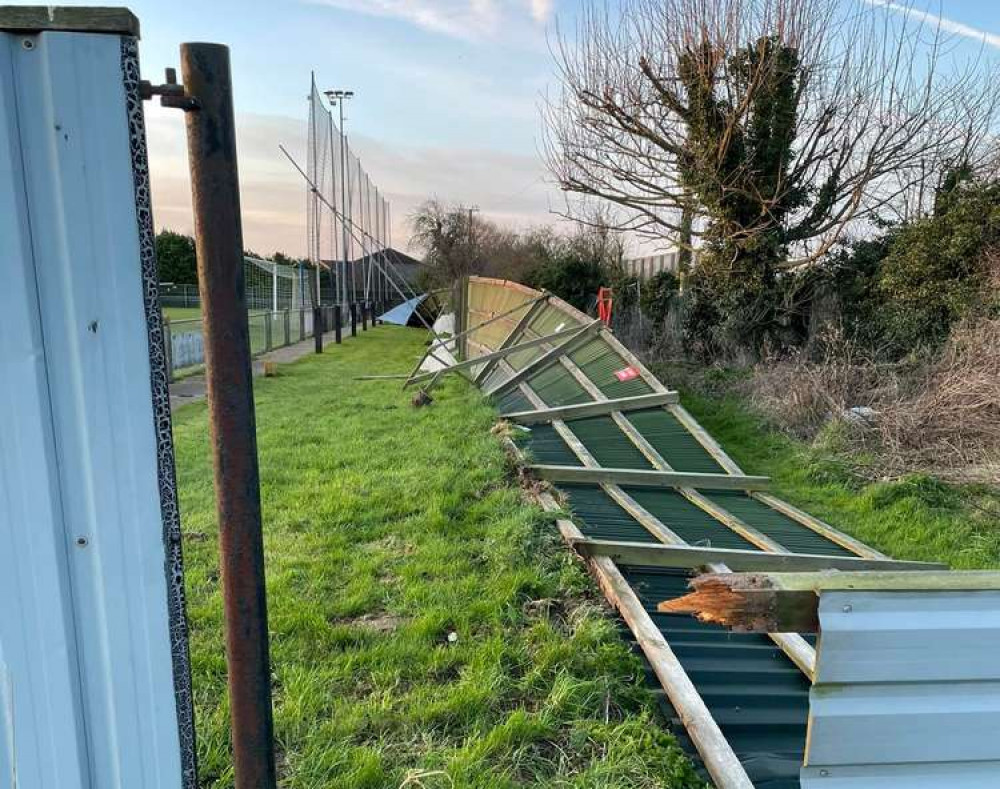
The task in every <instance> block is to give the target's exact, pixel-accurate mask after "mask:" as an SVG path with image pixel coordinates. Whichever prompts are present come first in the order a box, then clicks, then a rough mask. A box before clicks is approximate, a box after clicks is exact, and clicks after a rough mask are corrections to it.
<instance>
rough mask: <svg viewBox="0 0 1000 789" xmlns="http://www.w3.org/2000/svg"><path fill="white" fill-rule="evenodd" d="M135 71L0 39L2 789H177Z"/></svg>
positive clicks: (113, 47) (164, 425) (55, 37)
mask: <svg viewBox="0 0 1000 789" xmlns="http://www.w3.org/2000/svg"><path fill="white" fill-rule="evenodd" d="M25 41H30V43H31V44H32V46H30V47H29V46H24V44H23V42H25ZM138 71H139V64H138V58H137V56H136V54H135V42H134V40H133V39H131V38H123V37H121V36H118V35H110V34H79V33H55V32H49V33H40V34H36V35H26V34H17V35H11V34H0V73H2V74H3V77H2V78H0V271H2V275H3V282H4V287H3V289H2V290H0V313H2V314H3V316H4V325H3V329H2V330H0V608H2V613H0V752H2V753H3V756H0V763H3V762H5V761H6V762H7V764H6V767H7V768H8V769H7V770H6V771H3V773H2V774H0V785H2V786H14V785H16V786H17V787H23V789H34V787H39V788H41V787H45V788H46V789H48V788H49V787H53V789H55V788H56V787H58V789H133V788H134V787H143V788H144V789H145V788H146V787H148V788H149V789H167V788H168V787H169V789H178V787H180V786H182V784H184V779H183V776H182V763H181V758H182V757H181V742H180V732H179V727H180V724H179V719H178V715H179V706H178V703H177V699H176V697H175V693H174V673H173V666H172V659H173V655H172V649H171V647H172V644H171V628H172V627H173V628H175V629H176V632H178V633H180V634H183V633H184V632H185V631H184V623H183V620H181V619H177V620H173V621H172V620H171V617H170V614H169V611H170V602H171V600H172V599H174V598H172V597H171V595H172V594H173V591H174V590H173V589H171V587H169V586H168V583H167V572H166V570H167V567H168V565H169V567H170V570H171V571H172V572H173V573H175V574H176V576H175V577H174V578H172V580H173V581H175V582H178V583H179V582H181V581H182V579H181V578H179V576H180V567H179V565H178V566H175V565H173V564H172V563H171V562H170V560H169V556H170V554H168V549H169V550H173V545H171V544H170V542H169V539H170V538H173V537H177V538H178V539H179V534H175V533H173V532H171V531H170V530H168V531H167V532H166V533H165V528H164V527H165V521H166V520H168V519H169V522H170V524H171V526H173V525H176V522H175V521H174V520H173V519H172V517H171V516H172V512H171V513H169V514H168V513H167V512H166V510H167V509H169V508H170V507H171V506H172V499H170V498H169V496H170V495H172V490H165V488H167V487H168V486H171V485H172V484H173V479H172V475H171V476H170V478H169V479H168V477H167V476H162V477H161V468H160V466H159V463H158V460H159V455H158V453H159V452H161V451H162V452H163V453H164V457H165V458H167V457H169V456H170V453H171V448H170V443H169V433H170V428H169V421H167V422H164V421H162V420H161V418H160V417H161V414H169V403H168V401H167V392H166V386H165V383H166V381H165V372H166V371H165V367H164V366H163V364H162V357H161V356H159V357H157V359H156V364H155V365H154V364H151V359H150V354H151V347H150V342H151V341H154V340H156V341H162V340H161V335H160V333H159V323H158V321H159V314H158V307H159V305H158V304H154V303H153V299H155V295H156V294H155V290H147V289H146V287H145V285H146V283H144V279H143V278H144V277H149V278H151V277H154V276H155V260H153V259H152V257H151V256H150V253H149V252H147V251H146V249H144V246H143V243H142V242H143V240H145V239H144V237H143V236H141V235H140V230H142V232H143V233H146V232H147V231H148V232H149V233H150V234H151V233H152V225H151V221H150V222H148V223H147V222H146V220H148V219H149V217H148V215H147V214H146V213H145V211H147V210H148V208H149V206H148V204H145V203H143V202H141V201H140V199H139V194H138V192H139V191H141V190H140V189H139V187H140V185H142V187H143V190H142V191H144V187H145V182H144V180H142V179H144V178H145V174H146V172H147V170H146V162H145V149H144V146H145V138H144V135H143V130H142V126H141V120H142V118H141V102H140V101H139V98H138V84H137V81H136V80H137V78H138ZM130 102H134V103H131V104H130ZM130 106H131V107H132V108H138V114H130ZM133 143H134V147H133ZM140 143H141V145H140ZM148 240H149V241H150V247H151V241H152V239H151V237H150V238H149V239H148ZM150 320H152V321H156V323H154V324H152V326H151V324H150V323H149V321H150ZM159 350H162V348H161V349H159ZM154 376H155V377H154ZM156 382H159V383H161V384H163V386H162V388H160V389H157V390H155V392H156V394H157V395H159V397H158V399H157V402H156V403H155V404H154V402H153V401H154V389H153V386H154V383H156ZM154 406H155V409H156V410H154ZM164 435H165V436H166V437H165V438H164ZM171 471H172V460H171ZM161 496H162V497H163V498H161ZM161 503H162V505H163V507H164V510H165V511H164V512H161ZM165 537H166V538H168V539H166V540H165ZM181 613H183V612H181ZM180 646H183V647H184V650H183V656H184V657H186V644H184V643H183V642H178V647H180ZM177 660H178V665H179V666H180V665H181V664H182V655H181V649H180V648H178V651H177ZM185 668H186V667H185ZM186 734H191V735H192V736H193V732H190V731H188V732H186ZM190 778H191V779H192V782H193V778H194V776H193V775H191V776H190Z"/></svg>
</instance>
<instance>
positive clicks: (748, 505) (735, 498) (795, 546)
mask: <svg viewBox="0 0 1000 789" xmlns="http://www.w3.org/2000/svg"><path fill="white" fill-rule="evenodd" d="M705 496H706V498H709V499H711V500H712V501H714V502H715V503H716V504H718V505H719V506H720V507H722V508H723V509H725V510H728V511H729V512H731V513H732V514H733V515H735V516H736V517H737V518H739V519H740V520H741V521H743V522H744V523H748V524H750V525H751V526H753V527H754V528H755V529H757V530H758V531H761V532H763V533H764V534H766V535H767V536H768V537H771V538H772V539H774V540H777V541H778V542H779V543H781V544H782V545H783V546H785V548H787V549H788V550H789V551H791V552H792V553H819V554H824V555H826V556H854V555H855V554H853V553H852V552H851V551H849V550H847V549H846V548H843V547H841V546H840V545H837V543H835V542H831V541H830V540H828V539H827V538H826V537H824V536H823V535H821V534H817V533H816V532H814V531H813V530H812V529H810V528H807V527H806V526H803V525H802V524H801V523H798V522H797V521H793V520H792V519H791V518H789V517H787V516H785V515H782V514H781V513H780V512H778V511H777V510H773V509H771V508H770V507H768V506H767V505H766V504H764V503H763V502H760V501H757V499H754V498H751V497H750V496H748V495H747V494H746V493H743V492H742V491H738V490H712V491H705Z"/></svg>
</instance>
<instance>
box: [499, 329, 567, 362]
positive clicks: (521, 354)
mask: <svg viewBox="0 0 1000 789" xmlns="http://www.w3.org/2000/svg"><path fill="white" fill-rule="evenodd" d="M521 339H522V340H527V339H530V338H529V337H527V336H526V335H525V336H522V338H521ZM556 342H557V343H558V342H562V340H556ZM547 350H548V349H547V348H545V347H544V346H541V345H536V346H535V347H534V348H525V349H524V350H523V351H517V352H516V353H512V354H511V355H510V356H508V357H506V358H507V364H509V365H510V366H511V367H513V368H514V369H515V370H520V369H521V368H523V367H524V366H525V365H527V364H529V363H530V362H533V361H534V360H535V359H537V358H538V357H539V356H541V355H543V354H544V353H545V352H546V351H547Z"/></svg>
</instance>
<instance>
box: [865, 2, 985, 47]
mask: <svg viewBox="0 0 1000 789" xmlns="http://www.w3.org/2000/svg"><path fill="white" fill-rule="evenodd" d="M862 1H863V2H864V3H865V4H867V5H870V6H874V7H875V8H884V9H886V10H887V11H895V12H896V13H897V14H902V15H903V16H907V17H910V18H911V19H917V20H919V21H921V22H926V23H927V24H928V25H930V26H931V27H936V28H940V29H941V30H943V31H945V32H947V33H954V34H955V35H957V36H962V37H963V38H969V39H972V40H973V41H979V42H980V43H983V44H986V45H987V46H990V47H996V48H998V49H1000V35H998V34H996V33H990V32H989V31H987V30H980V29H979V28H977V27H972V25H967V24H965V23H964V22H957V21H955V20H954V19H948V18H947V17H943V16H939V15H938V14H932V13H931V12H929V11H921V10H920V9H918V8H914V7H913V6H910V5H904V4H903V3H894V2H891V0H862Z"/></svg>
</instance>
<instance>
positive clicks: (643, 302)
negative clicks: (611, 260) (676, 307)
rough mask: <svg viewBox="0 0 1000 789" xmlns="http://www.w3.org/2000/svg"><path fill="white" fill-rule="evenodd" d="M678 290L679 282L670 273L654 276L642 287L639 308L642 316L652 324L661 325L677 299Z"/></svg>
mask: <svg viewBox="0 0 1000 789" xmlns="http://www.w3.org/2000/svg"><path fill="white" fill-rule="evenodd" d="M679 289H680V280H679V279H678V278H677V275H676V274H674V273H673V272H672V271H660V272H658V273H657V274H654V275H653V276H652V277H650V278H649V279H648V280H647V281H646V282H644V283H643V286H642V298H641V299H640V301H639V306H640V307H641V308H642V312H643V314H644V315H645V316H646V317H648V318H649V319H650V320H651V321H653V323H654V324H661V323H663V321H665V320H666V318H667V315H668V313H669V312H670V308H671V307H672V306H673V304H674V302H675V300H676V299H677V294H678V291H679Z"/></svg>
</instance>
